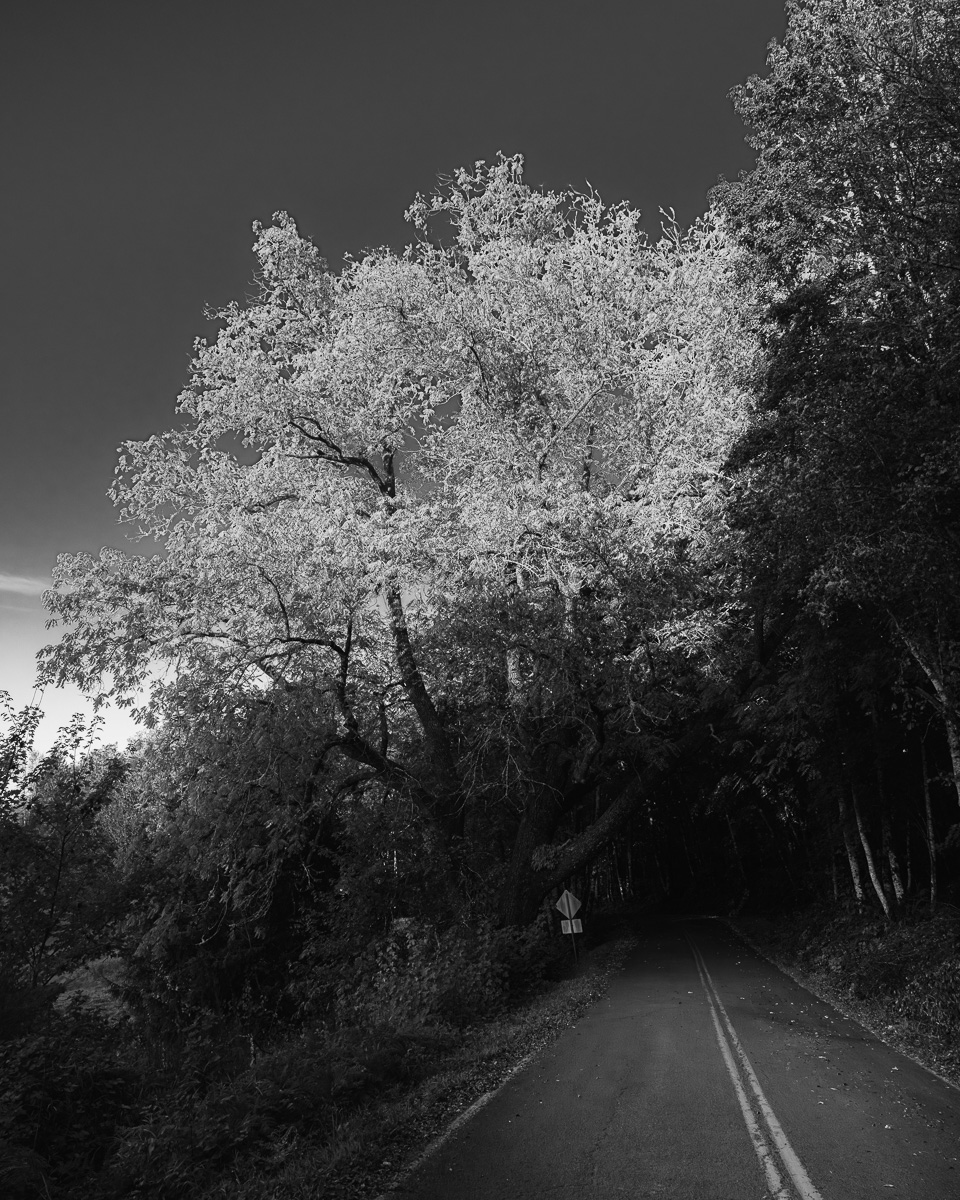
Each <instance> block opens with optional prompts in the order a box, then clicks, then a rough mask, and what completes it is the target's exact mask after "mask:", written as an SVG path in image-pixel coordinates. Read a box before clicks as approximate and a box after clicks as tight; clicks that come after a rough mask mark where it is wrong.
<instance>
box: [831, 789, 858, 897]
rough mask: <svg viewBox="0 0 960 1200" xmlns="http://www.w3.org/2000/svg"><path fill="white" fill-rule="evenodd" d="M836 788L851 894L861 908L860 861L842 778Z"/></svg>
mask: <svg viewBox="0 0 960 1200" xmlns="http://www.w3.org/2000/svg"><path fill="white" fill-rule="evenodd" d="M836 789H837V804H838V807H839V809H840V832H841V834H842V836H843V847H844V849H845V850H846V852H847V865H848V866H849V868H850V880H851V882H852V883H853V894H854V896H855V897H856V900H857V908H859V909H862V908H863V906H864V895H863V880H862V879H861V877H860V862H859V860H858V859H857V845H856V842H855V841H854V839H853V830H852V829H851V828H850V813H849V810H848V808H847V793H846V784H845V783H844V781H843V780H842V779H841V780H838V781H837V784H836Z"/></svg>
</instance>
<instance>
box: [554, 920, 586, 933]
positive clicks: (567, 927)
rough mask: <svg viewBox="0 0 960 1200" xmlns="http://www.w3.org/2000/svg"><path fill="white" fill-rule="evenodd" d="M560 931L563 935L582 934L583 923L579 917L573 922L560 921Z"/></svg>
mask: <svg viewBox="0 0 960 1200" xmlns="http://www.w3.org/2000/svg"><path fill="white" fill-rule="evenodd" d="M560 929H561V931H562V932H563V933H571V934H572V933H583V922H582V921H581V920H580V918H579V917H578V918H577V919H576V920H575V921H561V922H560Z"/></svg>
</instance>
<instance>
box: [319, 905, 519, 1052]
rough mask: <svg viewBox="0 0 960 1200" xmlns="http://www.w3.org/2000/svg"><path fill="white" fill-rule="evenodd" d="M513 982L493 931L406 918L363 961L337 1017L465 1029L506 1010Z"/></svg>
mask: <svg viewBox="0 0 960 1200" xmlns="http://www.w3.org/2000/svg"><path fill="white" fill-rule="evenodd" d="M507 978H508V969H507V967H506V966H505V965H504V964H503V963H502V962H500V961H498V957H497V937H496V935H495V934H494V932H493V930H492V929H491V928H490V927H489V926H487V925H482V926H480V927H479V928H478V929H475V930H463V929H458V928H454V929H449V930H447V931H446V932H445V933H442V934H441V933H438V932H437V931H436V930H435V929H434V928H433V927H432V926H430V925H428V924H426V923H425V922H418V921H415V920H413V919H412V918H407V919H403V920H398V921H394V923H393V928H392V929H391V931H390V933H389V934H387V935H386V936H385V937H383V938H381V939H380V940H379V941H378V942H375V943H374V944H373V945H372V946H371V947H370V949H369V950H368V951H367V953H366V954H365V955H363V956H362V957H361V959H360V961H359V963H358V964H357V976H356V979H355V980H354V981H353V983H352V984H351V983H346V982H345V983H343V984H341V986H340V988H339V991H338V996H337V1010H338V1012H337V1015H338V1017H339V1019H340V1020H341V1021H343V1022H345V1023H348V1024H354V1025H358V1026H361V1027H367V1028H370V1027H373V1028H375V1027H377V1026H386V1027H389V1028H391V1029H397V1030H400V1029H416V1028H423V1027H430V1026H433V1025H456V1026H458V1027H462V1026H464V1025H468V1024H470V1023H471V1022H472V1021H474V1020H476V1019H477V1018H478V1017H482V1016H485V1015H487V1014H489V1013H492V1012H495V1011H496V1010H497V1009H498V1008H500V1007H501V1006H502V1005H503V1003H504V1001H505V999H506V995H507Z"/></svg>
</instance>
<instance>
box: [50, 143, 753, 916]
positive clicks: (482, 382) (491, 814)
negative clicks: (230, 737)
mask: <svg viewBox="0 0 960 1200" xmlns="http://www.w3.org/2000/svg"><path fill="white" fill-rule="evenodd" d="M408 218H409V219H410V220H411V222H412V225H413V228H414V231H415V241H414V243H413V245H412V246H410V247H408V248H407V249H406V250H405V251H404V252H403V253H399V254H398V253H395V252H393V251H391V250H388V249H383V250H378V251H374V252H371V253H369V254H367V255H365V256H364V257H363V258H360V259H356V260H352V261H348V262H347V264H346V266H345V267H344V268H343V269H342V270H341V271H340V272H339V273H333V272H331V271H329V270H328V269H327V267H326V266H325V264H324V263H323V262H322V260H321V259H320V257H319V255H318V253H317V251H316V249H315V248H314V247H313V245H312V244H311V243H310V242H309V241H307V240H306V239H304V238H303V237H302V236H301V235H300V234H299V233H298V231H297V229H296V226H295V224H294V222H293V221H292V220H291V219H290V218H289V217H287V216H286V215H284V214H279V215H278V216H277V217H275V219H274V223H273V224H272V225H270V226H269V227H265V228H264V227H259V226H258V227H257V228H256V233H257V240H256V245H255V253H256V255H257V259H258V262H259V276H258V277H259V294H258V295H257V296H256V297H255V298H254V299H253V300H252V301H251V302H249V303H248V304H246V305H245V306H239V305H236V306H232V307H230V308H228V309H227V310H226V311H224V312H222V313H221V314H219V316H220V320H221V329H220V332H219V335H218V336H217V338H216V340H214V341H212V342H210V343H207V342H204V341H201V342H198V343H197V345H196V353H195V358H194V362H193V368H192V374H191V379H190V383H189V385H188V387H187V388H186V390H185V391H184V392H183V393H182V395H181V397H180V402H179V412H180V414H181V418H182V423H181V424H180V426H179V427H178V428H176V429H173V430H171V431H170V432H167V433H164V434H161V435H157V436H155V437H152V438H150V439H148V440H147V441H145V442H139V443H128V444H127V445H126V446H125V447H124V448H123V457H122V459H121V462H120V466H119V468H118V474H117V478H116V482H115V484H114V488H113V498H114V500H115V502H116V504H117V505H118V507H119V509H120V513H121V518H122V520H124V521H125V522H127V523H128V524H130V525H131V526H132V527H133V529H134V530H135V531H136V533H137V534H139V535H141V536H143V537H146V538H149V539H153V540H154V541H155V542H157V543H159V544H160V545H161V546H162V547H163V553H161V554H158V555H153V556H149V557H148V556H138V555H133V554H127V553H123V552H121V551H119V550H113V549H109V550H104V551H103V552H102V553H101V554H100V555H99V556H97V557H91V556H88V555H66V556H63V557H62V558H61V559H60V561H59V565H58V568H57V573H56V586H55V588H54V590H53V591H52V592H51V593H49V594H48V597H47V603H48V605H49V608H50V610H51V612H52V613H53V615H54V617H55V619H56V620H57V622H59V623H60V624H62V625H63V626H64V632H63V636H62V638H61V640H60V642H59V643H58V644H57V645H56V646H54V647H51V648H50V649H49V650H48V652H47V654H46V657H45V660H44V672H45V677H46V679H48V680H65V679H71V680H74V681H76V682H78V683H80V684H81V686H83V687H84V688H86V689H88V690H98V689H106V690H110V691H112V692H113V694H114V695H116V696H118V697H121V698H122V697H123V696H129V695H131V694H132V693H133V692H134V690H135V689H137V688H138V687H141V686H143V685H144V684H148V683H149V682H150V680H151V678H156V677H157V674H158V673H157V668H158V666H160V667H163V668H164V671H163V672H161V674H162V676H163V679H164V682H162V683H156V684H155V685H154V700H155V704H156V705H157V711H158V713H159V715H160V716H161V717H162V715H163V706H164V704H167V705H169V704H172V703H174V701H175V697H176V695H177V690H178V686H179V685H181V684H183V685H185V684H186V682H187V681H189V686H190V688H191V689H192V690H193V692H194V694H195V693H196V689H197V687H198V686H200V687H201V688H203V689H206V691H207V692H208V694H209V697H210V703H211V704H215V705H216V704H228V703H229V698H230V696H231V695H237V694H238V693H239V692H248V691H250V690H254V691H257V690H259V691H260V692H262V693H263V694H264V695H265V696H266V695H268V694H269V693H270V692H271V690H274V689H282V690H283V692H284V694H286V695H290V694H297V693H301V694H303V695H304V696H309V698H310V700H309V702H310V704H311V705H316V704H317V703H318V702H320V703H321V707H322V708H323V711H324V713H325V714H326V715H325V716H324V718H323V720H321V721H318V728H317V737H316V743H315V745H313V746H305V747H304V753H305V754H309V755H312V757H313V759H314V760H315V764H316V770H317V773H318V776H322V777H324V778H327V779H328V781H329V785H330V794H337V793H338V792H339V794H343V795H346V794H349V795H352V796H357V795H363V796H366V797H367V799H368V800H370V801H371V802H375V801H376V798H377V797H378V796H381V797H382V796H385V795H386V794H387V793H392V794H402V795H403V796H404V797H406V798H407V799H408V800H409V802H410V803H411V804H412V805H413V806H414V807H415V810H416V811H417V813H418V814H419V818H420V820H421V821H422V822H423V828H424V831H425V836H426V837H427V838H428V839H429V841H430V842H431V844H432V845H433V847H434V848H435V849H437V850H438V853H440V855H441V857H443V858H445V860H446V862H447V864H448V869H447V878H448V882H450V881H454V882H452V884H451V886H452V888H453V890H454V891H455V881H456V879H457V878H458V873H459V876H460V877H462V872H463V871H464V870H466V869H467V865H468V864H469V863H472V864H473V865H474V868H477V867H478V866H479V867H482V868H483V870H484V871H485V872H486V874H487V875H488V876H489V877H490V878H492V879H495V880H496V886H497V888H498V896H499V900H498V903H499V907H500V913H501V917H502V919H504V920H525V919H529V917H530V916H531V915H532V913H533V912H534V911H535V910H536V906H537V904H538V902H539V900H540V899H541V897H542V896H543V895H544V894H545V893H546V891H547V890H548V889H549V888H550V887H552V886H554V885H555V884H556V883H557V882H558V881H560V880H562V879H563V878H565V877H567V876H568V875H569V873H570V872H571V871H572V870H574V869H576V868H577V867H578V866H580V865H582V864H583V863H584V862H585V861H587V860H588V859H589V858H590V856H591V855H593V854H595V853H596V851H597V850H598V848H599V847H600V846H601V845H602V844H603V841H604V840H605V839H606V838H608V837H609V836H610V834H611V833H612V832H613V830H614V829H615V828H616V826H617V823H618V822H619V821H621V820H622V819H623V818H624V817H625V816H626V815H627V814H628V813H629V812H630V810H631V807H632V806H634V805H635V804H636V802H637V797H638V796H639V795H640V794H641V792H642V790H643V788H644V786H645V779H646V776H647V773H648V770H649V771H653V770H654V769H655V768H656V767H657V766H658V765H660V764H661V763H662V758H663V753H664V745H665V742H666V741H667V740H668V739H669V737H670V736H671V735H672V731H673V730H674V729H675V724H676V721H677V719H678V718H680V717H682V716H683V713H684V712H685V711H688V710H689V709H690V707H691V706H695V705H696V704H697V702H698V697H699V696H700V695H701V694H702V692H703V689H704V688H705V687H707V686H708V685H709V677H710V673H711V670H713V669H714V666H715V664H716V662H717V659H718V656H720V655H721V653H722V650H721V646H720V643H721V640H722V638H723V637H724V636H725V635H726V634H728V632H729V623H730V620H731V617H732V608H731V603H730V601H729V599H728V597H729V594H730V593H729V591H728V590H725V587H724V584H723V580H724V579H725V578H726V577H727V576H728V575H729V572H730V570H731V569H732V568H731V566H730V562H729V553H728V546H727V533H726V530H725V526H724V522H723V515H722V510H723V504H722V498H723V490H724V484H723V478H722V473H721V466H722V462H723V460H724V457H725V455H726V453H727V451H728V448H729V446H730V444H731V442H732V440H733V439H734V438H735V437H736V436H737V435H738V434H739V433H740V432H741V430H742V428H743V422H744V411H745V401H744V397H745V392H746V389H747V387H748V385H749V382H750V378H751V376H752V373H753V371H754V369H755V341H754V338H753V327H754V309H753V305H752V302H751V299H750V295H749V289H747V288H746V287H745V285H744V282H743V279H742V278H741V277H740V276H739V275H738V271H737V254H736V253H735V252H734V251H733V250H732V249H731V248H730V246H729V245H728V242H727V239H726V237H725V235H724V230H723V228H722V225H721V224H720V223H719V222H718V220H716V219H715V218H714V217H712V216H710V217H708V218H707V219H705V220H703V221H700V222H698V223H697V224H695V225H694V226H693V227H692V229H691V230H689V231H688V232H681V231H679V230H678V229H677V227H676V226H675V225H672V224H668V225H667V226H666V229H665V233H664V236H663V237H662V238H661V239H660V240H659V241H656V242H652V241H650V240H649V239H648V238H647V237H646V236H645V235H644V233H643V231H642V228H641V226H640V219H639V214H638V213H637V212H636V211H635V210H634V209H632V208H630V207H629V206H628V205H626V204H621V205H615V206H613V207H607V206H605V205H604V204H603V203H602V202H601V201H600V200H599V199H598V198H597V197H596V196H595V195H593V194H579V193H574V192H566V193H562V194H556V193H552V192H541V191H537V190H534V189H531V188H530V187H528V186H527V185H526V184H525V183H524V181H523V177H522V162H521V160H520V159H519V158H503V157H501V158H500V159H499V160H498V161H497V162H496V163H494V164H493V165H491V166H486V165H484V164H478V165H477V166H476V168H475V169H473V170H465V171H461V172H460V173H458V174H457V175H456V176H454V177H453V178H452V179H450V180H448V181H447V182H446V184H445V185H444V186H443V187H442V188H441V190H440V191H439V192H438V193H437V194H436V195H434V196H432V197H430V198H422V197H418V198H417V200H416V202H415V203H414V205H413V206H412V208H411V210H410V212H409V214H408ZM577 810H579V811H580V812H581V813H587V812H588V813H589V819H580V820H578V821H577V823H576V825H577V827H576V829H574V827H573V826H572V825H571V824H570V817H571V814H572V813H573V812H574V811H577ZM561 835H562V836H561ZM558 839H559V841H558Z"/></svg>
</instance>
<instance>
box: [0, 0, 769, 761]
mask: <svg viewBox="0 0 960 1200" xmlns="http://www.w3.org/2000/svg"><path fill="white" fill-rule="evenodd" d="M784 23H785V18H784V12H783V4H782V0H669V2H665V0H592V2H591V3H590V4H586V3H582V2H581V3H574V2H572V0H510V2H504V0H485V2H484V4H483V5H474V4H466V3H460V4H457V3H454V2H452V0H445V2H442V3H441V2H440V0H403V2H402V3H401V2H400V0H351V2H350V3H345V2H335V0H326V2H325V3H324V2H322V0H313V2H307V0H271V3H269V4H262V3H261V4H256V5H254V4H252V3H248V2H247V0H231V2H222V0H162V2H161V3H151V2H149V0H82V3H81V2H79V0H54V2H50V0H31V2H30V3H29V4H23V5H18V6H17V7H16V8H15V9H14V10H12V11H11V12H10V13H9V14H7V15H6V17H5V20H4V37H3V39H2V45H0V154H2V160H0V161H2V164H3V167H2V169H3V175H4V182H3V186H2V189H0V216H2V229H3V231H4V242H5V246H4V270H3V272H2V275H0V307H2V314H0V316H2V319H0V337H2V347H0V350H2V353H0V403H2V410H3V437H2V440H0V456H2V457H0V466H2V469H0V518H2V519H0V688H3V689H6V690H7V691H9V692H10V693H11V694H12V695H13V698H14V701H15V702H16V703H17V704H18V705H22V704H26V703H29V702H31V700H32V699H33V698H34V692H33V677H34V670H35V662H34V656H35V654H36V652H37V650H38V649H39V648H40V647H41V646H43V645H44V644H46V643H47V642H49V641H52V640H54V639H55V638H56V637H57V636H58V635H57V631H56V630H49V631H48V630H46V629H45V619H46V613H45V611H44V609H43V606H42V603H41V600H40V593H41V592H42V591H43V589H45V588H46V587H48V586H49V584H50V572H51V570H52V568H53V565H54V563H55V561H56V557H57V555H58V554H61V553H75V552H90V553H96V552H98V551H99V550H100V548H101V547H102V546H105V545H110V546H120V547H126V548H128V549H130V550H131V551H133V552H136V549H137V547H136V546H135V545H133V544H130V543H128V542H127V541H126V538H127V531H126V530H125V529H124V528H123V527H122V526H120V525H119V524H118V522H117V515H116V512H115V511H114V509H113V508H112V506H111V504H110V501H109V500H108V498H107V497H106V491H107V489H108V487H109V486H110V482H111V479H112V474H113V468H114V466H115V464H116V461H117V447H118V446H119V445H120V443H121V442H123V441H125V440H127V439H131V438H132V439H140V438H146V437H149V436H150V434H152V433H155V432H159V431H161V430H163V429H166V428H169V427H171V426H172V425H174V424H176V421H177V418H176V414H175V403H176V397H177V394H178V392H179V391H180V390H181V388H182V387H183V386H184V385H185V383H186V381H187V371H188V364H189V359H190V352H191V347H192V343H193V340H194V338H196V337H198V336H204V335H205V334H207V333H208V332H209V331H210V327H209V326H208V325H207V323H206V321H205V318H204V312H205V310H206V309H207V308H211V307H212V308H217V307H221V306H223V305H224V304H226V303H227V302H229V301H230V300H233V299H237V300H241V301H242V300H243V298H244V297H245V296H248V295H250V294H251V292H252V287H251V284H252V279H253V266H254V263H253V256H252V254H251V253H250V249H251V245H252V241H253V235H252V233H251V224H252V222H253V221H254V220H260V221H263V222H269V220H270V217H271V216H272V214H273V213H274V212H276V211H278V210H281V209H282V210H285V211H287V212H289V213H291V214H292V215H293V216H294V218H295V219H296V221H297V223H298V225H299V227H300V230H301V232H303V233H305V234H307V235H309V236H310V237H312V238H313V240H314V241H315V242H316V243H317V245H318V246H319V247H320V249H321V251H322V252H323V254H324V256H325V257H326V258H327V260H328V262H329V263H330V265H331V267H333V268H336V267H337V266H338V265H339V264H340V262H341V261H342V256H343V254H344V253H345V252H354V253H356V252H359V251H361V250H362V249H364V248H365V247H370V246H379V245H390V246H394V247H396V248H400V247H402V246H403V245H404V244H406V242H408V241H409V240H411V239H410V232H409V228H408V227H407V226H406V225H405V224H404V221H403V212H404V210H405V209H406V208H407V207H408V205H409V203H410V201H411V200H412V199H413V197H414V195H415V194H416V193H417V192H418V191H419V192H429V191H430V190H432V188H433V187H434V185H435V182H436V180H437V177H438V176H440V175H446V174H450V173H452V172H453V171H454V170H455V169H456V168H457V167H459V166H465V165H469V164H472V163H473V162H475V161H477V160H480V159H483V160H487V161H489V160H491V159H493V158H495V157H496V155H497V152H498V151H503V152H504V153H506V154H513V153H516V152H519V153H522V154H523V155H524V156H525V159H526V165H527V170H526V179H527V181H528V182H529V183H532V184H534V185H535V186H541V185H543V186H547V187H551V188H563V187H566V186H573V187H576V188H584V187H585V186H586V185H587V183H589V184H591V185H592V186H593V187H595V188H596V189H597V190H598V191H599V193H600V194H601V196H602V197H603V198H604V199H605V200H607V201H611V202H612V201H619V200H622V199H626V200H629V201H630V202H631V203H633V204H635V205H636V206H638V207H639V208H641V209H642V211H643V212H644V214H645V223H646V224H647V227H648V228H649V229H650V230H651V231H654V230H656V228H657V226H658V222H659V217H658V211H659V209H660V208H661V207H663V208H667V207H673V208H674V209H675V210H676V213H677V216H678V218H679V219H680V220H681V222H683V223H684V224H686V223H688V222H689V221H691V220H693V219H694V218H695V217H696V216H697V215H699V214H700V213H701V212H703V211H704V209H705V207H706V204H707V200H706V194H707V191H708V190H709V188H710V187H712V186H713V184H714V183H716V182H717V179H718V178H719V177H720V176H721V175H724V176H726V177H727V178H735V177H736V176H737V175H738V173H739V172H740V171H742V170H748V169H749V168H750V166H751V165H752V162H753V158H752V154H751V151H750V149H749V147H748V146H747V144H746V142H745V131H744V129H743V127H742V125H741V124H740V122H739V120H738V118H737V117H736V115H735V114H734V111H733V106H732V104H731V102H730V100H729V99H728V98H727V95H728V92H729V91H730V89H731V88H732V87H734V86H735V85H737V84H738V83H741V82H742V81H743V80H745V79H746V78H747V77H748V76H749V75H751V74H755V73H762V72H763V71H764V67H765V57H766V48H767V45H768V43H769V42H770V41H771V39H772V38H775V37H776V38H779V37H781V36H782V34H783V30H784ZM42 706H43V708H44V711H45V712H46V713H47V717H46V719H45V721H44V725H43V726H42V727H41V732H40V735H39V737H38V746H39V747H40V748H43V747H44V746H45V745H46V744H49V742H50V741H51V740H52V738H53V736H54V733H55V731H56V728H57V726H58V725H59V724H61V723H62V722H63V721H65V720H66V719H67V718H68V717H69V715H70V714H71V713H72V712H74V711H77V710H79V709H82V708H83V707H84V705H83V701H82V698H81V697H80V696H79V694H78V693H76V692H74V691H72V690H69V691H54V690H50V689H48V691H47V692H46V693H45V694H44V695H43V697H42ZM104 732H105V736H106V737H107V738H108V740H120V741H121V742H122V741H123V740H124V739H125V738H126V736H128V734H130V733H132V732H134V727H133V725H132V723H131V722H130V721H129V719H127V718H126V717H125V715H124V714H118V713H109V714H108V717H107V724H106V727H105V731H104Z"/></svg>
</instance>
